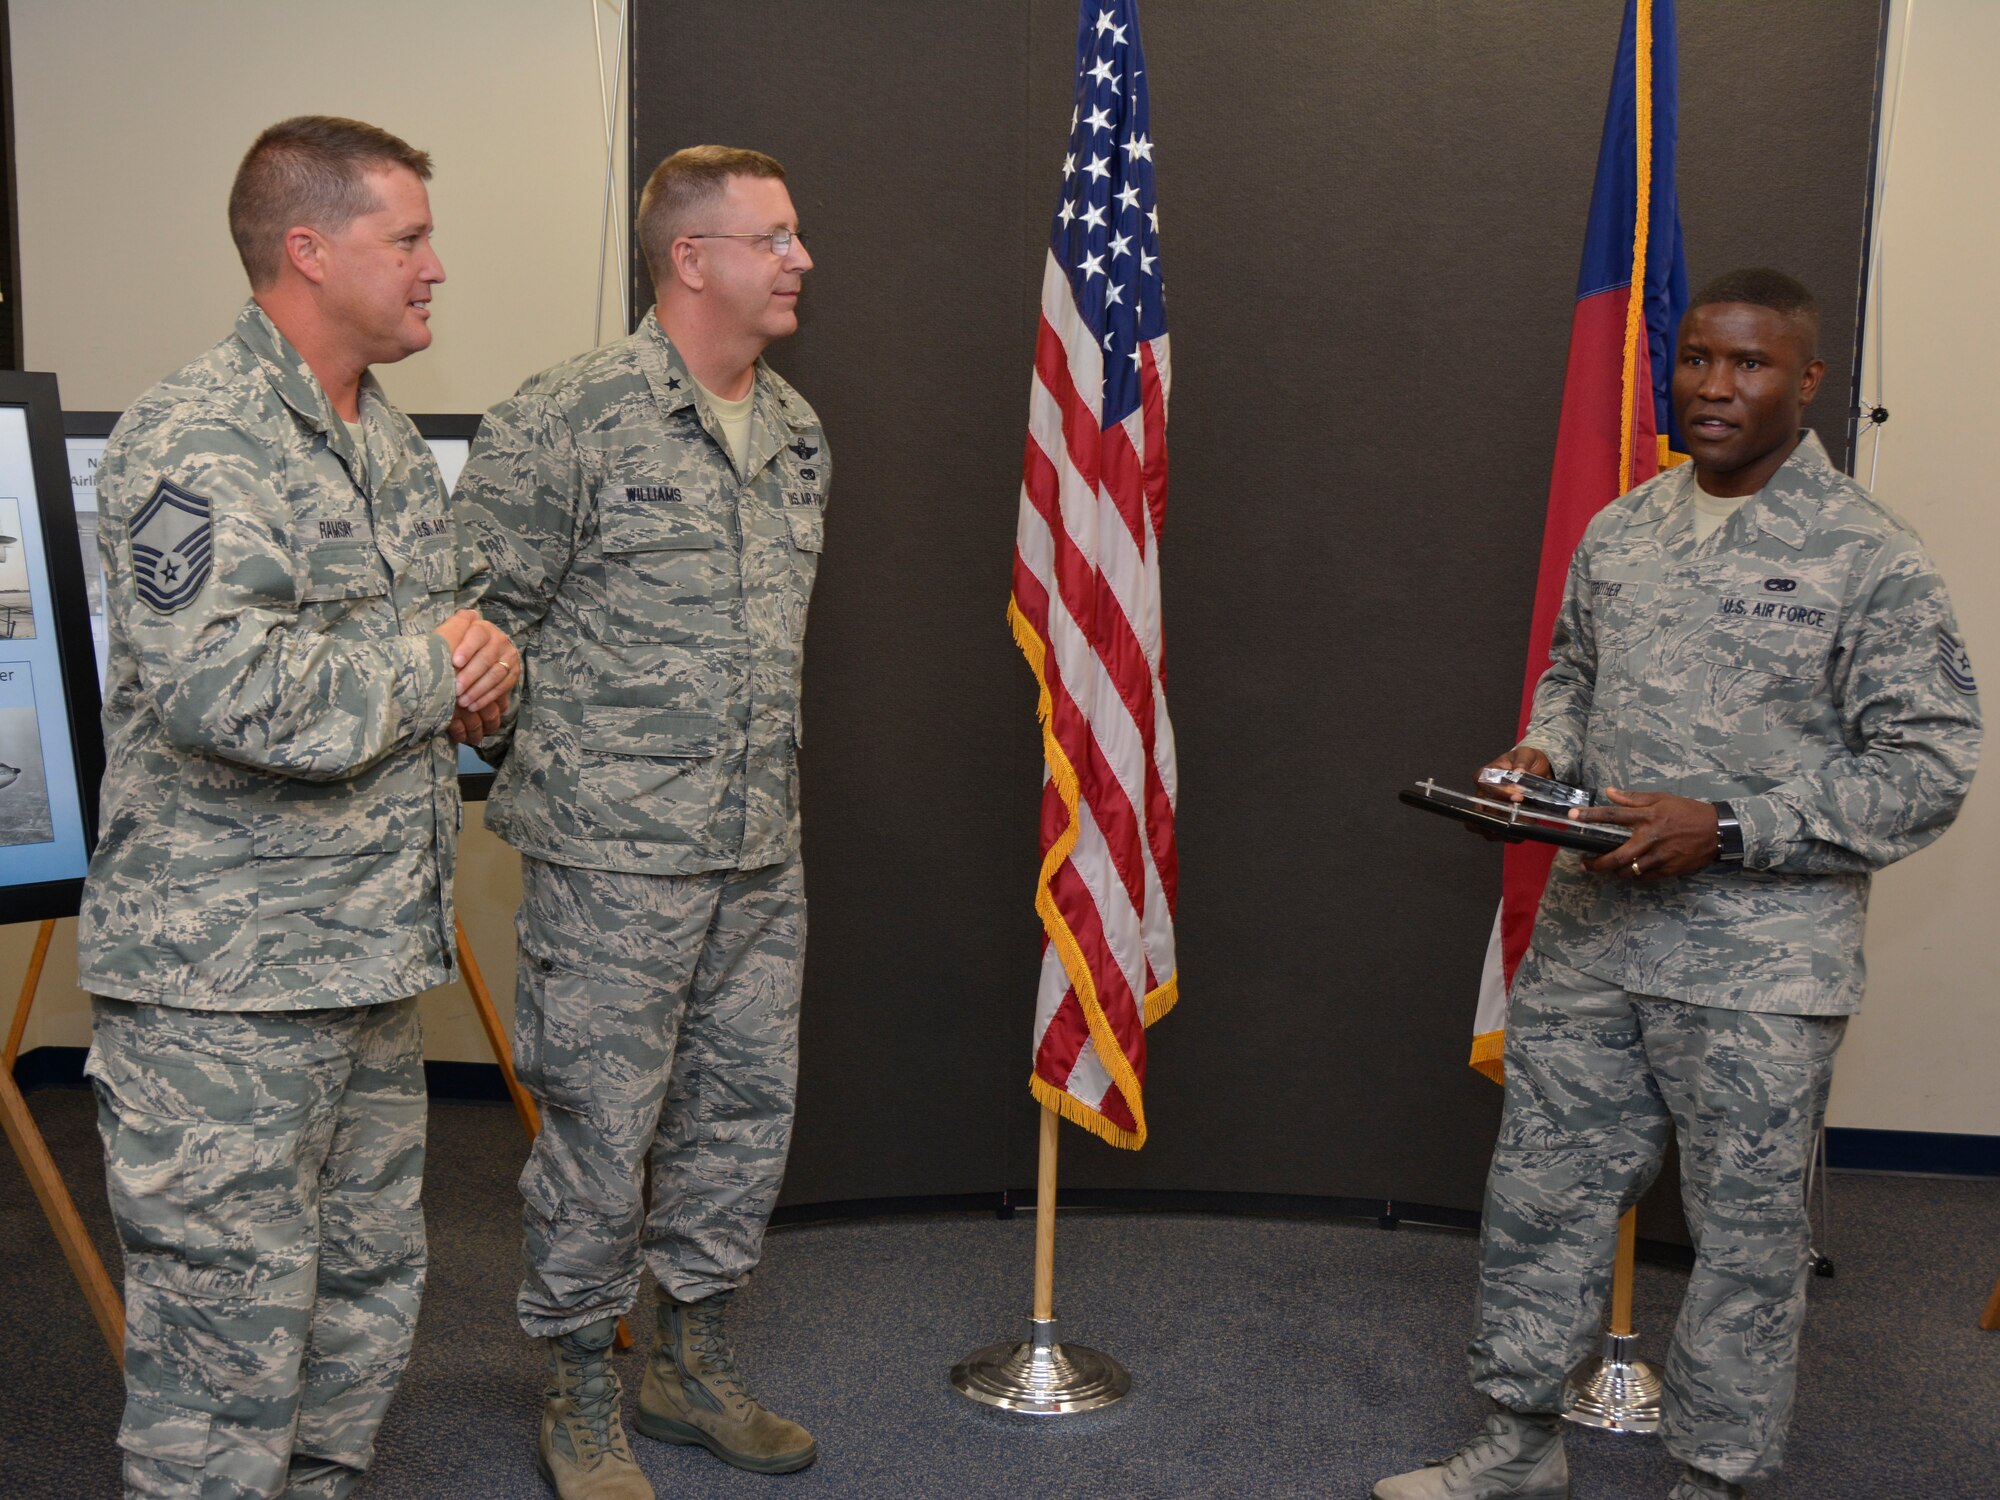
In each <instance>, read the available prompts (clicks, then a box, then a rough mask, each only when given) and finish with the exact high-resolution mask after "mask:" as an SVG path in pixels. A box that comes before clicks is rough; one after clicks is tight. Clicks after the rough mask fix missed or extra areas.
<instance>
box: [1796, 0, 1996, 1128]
mask: <svg viewBox="0 0 2000 1500" xmlns="http://www.w3.org/2000/svg"><path fill="white" fill-rule="evenodd" d="M1903 12H1904V0H1898V4H1897V6H1896V9H1895V13H1894V14H1892V16H1891V18H1890V36H1891V38H1892V41H1894V40H1897V39H1899V38H1900V35H1901V29H1902V25H1903V19H1904V15H1903ZM1909 20H1910V27H1909V60H1908V66H1907V67H1906V68H1905V69H1904V70H1903V82H1902V90H1901V102H1900V104H1899V105H1898V107H1897V110H1896V125H1895V137H1894V140H1893V142H1892V141H1889V140H1886V139H1885V140H1884V142H1883V147H1884V150H1885V153H1886V152H1887V151H1889V150H1891V149H1893V158H1892V159H1890V160H1889V161H1888V164H1887V176H1886V194H1885V196H1884V198H1883V202H1882V215H1883V223H1882V232H1881V242H1880V257H1881V266H1880V269H1881V272H1882V281H1881V290H1880V293H1879V295H1878V296H1877V297H1876V298H1875V305H1874V309H1873V312H1872V314H1871V318H1870V323H1871V325H1873V326H1871V327H1870V328H1869V330H1868V333H1867V359H1866V363H1865V365H1864V367H1863V376H1862V392H1863V394H1864V396H1865V397H1867V398H1870V399H1874V400H1879V401H1880V402H1881V403H1882V404H1883V405H1884V406H1887V407H1888V408H1889V411H1890V413H1891V418H1890V421H1889V423H1888V424H1887V425H1886V426H1885V427H1883V428H1882V429H1881V432H1880V435H1879V437H1878V439H1876V441H1879V442H1880V444H1881V450H1882V451H1881V456H1880V462H1879V466H1878V468H1877V471H1876V488H1877V490H1878V491H1879V493H1880V494H1881V496H1882V498H1883V499H1885V500H1887V501H1888V502H1889V504H1891V505H1892V506H1894V507H1895V508H1896V509H1897V510H1898V511H1900V512H1901V513H1902V514H1903V515H1904V516H1906V517H1908V518H1909V520H1910V522H1911V523H1912V524H1913V525H1914V526H1915V527H1916V528H1917V530H1918V532H1919V533H1920V534H1921V535H1922V536H1923V538H1924V540H1925V542H1926V543H1928V544H1929V547H1930V550H1931V552H1932V554H1933V555H1934V556H1935V557H1936V558H1937V560H1938V563H1939V565H1940V566H1941V567H1942V568H1943V570H1944V575H1945V579H1946V581H1947V582H1948V583H1949V584H1950V585H1951V592H1952V599H1953V602H1954V603H1955V604H1956V605H1957V606H1958V618H1959V623H1960V626H1961V627H1962V629H1963V633H1964V635H1965V637H1966V642H1967V645H1968V647H1969V649H1970V650H1971V652H1972V660H1973V664H1974V667H1975V668H1976V669H1977V670H1979V671H1980V673H1981V675H1982V676H1983V678H1984V687H1985V704H1986V712H1987V715H1988V720H1989V724H1990V722H1991V721H1992V719H1993V718H1994V717H1995V716H1996V711H1997V710H2000V590H1996V588H1995V584H1996V581H2000V506H1996V505H1995V504H1994V498H1993V492H1994V484H1993V480H1992V477H1991V475H1992V463H1993V459H1992V451H1991V450H1992V438H1991V432H1992V429H1991V427H1990V426H1989V425H1988V424H1990V423H1991V422H1992V421H1993V407H1994V404H1995V400H1996V398H2000V379H1996V377H1995V375H1994V373H1993V352H1992V345H1993V340H1994V336H1995V334H1996V333H2000V284H1996V282H1995V279H1994V277H1993V275H1992V263H1993V249H1994V246H1995V245H1996V244H2000V190H1996V188H1995V185H1994V184H1995V181H1996V179H1995V176H1994V171H1993V160H1992V143H1993V141H1994V139H1995V138H1996V136H2000V95H1996V93H1995V90H1994V88H1993V78H1992V63H1993V59H1994V58H1996V57H2000V5H1995V4H1993V3H1992V0H1914V9H1913V10H1911V12H1910V15H1909ZM1898 60H1899V59H1898V56H1897V54H1896V53H1893V52H1892V53H1891V55H1890V58H1889V68H1888V74H1887V78H1888V86H1889V87H1890V88H1892V89H1893V87H1894V84H1895V78H1896V72H1897V66H1898ZM1885 134H1886V132H1885ZM1878 333H1879V335H1880V338H1881V346H1880V348H1881V356H1882V357H1881V361H1880V364H1879V366H1878V363H1877V358H1876V355H1877V335H1878ZM1878 371H1879V373H1878ZM1868 446H1869V445H1868V441H1867V440H1864V441H1863V444H1862V452H1861V461H1860V463H1859V465H1858V466H1857V467H1858V470H1859V473H1860V476H1861V478H1862V479H1863V480H1866V479H1867V477H1868V466H1869V461H1870V454H1869V451H1868ZM1996 991H2000V752H1996V751H1995V749H1994V748H1993V744H1992V740H1991V739H1990V738H1989V741H1988V748H1987V769H1986V770H1985V772H1984V773H1983V775H1982V776H1981V778H1980V780H1979V782H1978V783H1977V784H1976V785H1975V786H1974V788H1973V793H1972V798H1971V801H1970V802H1969V803H1968V804H1967V806H1966V810H1965V813H1964V815H1963V817H1962V818H1961V819H1960V820H1959V823H1958V826H1957V827H1956V828H1955V829H1953V830H1952V832H1951V833H1950V834H1949V835H1948V836H1947V837H1946V838H1945V839H1944V841H1943V842H1942V843H1940V844H1938V845H1936V846H1935V847H1933V848H1931V849H1928V850H1926V851H1925V852H1923V853H1922V854H1919V855H1917V856H1916V857H1915V858H1913V859H1911V860H1909V861H1907V862H1906V863H1904V864H1901V865H1898V866H1896V867H1895V868H1893V869H1891V870H1889V871H1887V872H1886V873H1885V874H1884V875H1882V877H1881V878H1880V879H1879V880H1877V882H1876V884H1875V894H1874V900H1873V903H1872V906H1871V910H1870V913H1869V923H1868V1003H1867V1007H1866V1009H1864V1010H1863V1012H1862V1014H1861V1017H1860V1018H1859V1020H1857V1021H1856V1022H1855V1024H1854V1026H1853V1028H1852V1029H1851V1030H1850V1032H1849V1034H1848V1040H1847V1044H1846V1046H1845V1048H1844V1049H1843V1051H1842V1054H1841V1060H1840V1069H1839V1073H1838V1077H1837V1080H1836V1082H1835V1084H1834V1092H1833V1106H1832V1110H1831V1114H1830V1119H1831V1122H1832V1123H1833V1124H1835V1125H1849V1126H1871V1127H1874V1128H1876V1129H1883V1130H1949V1131H1965V1132H1971V1133H1976V1134H1981V1135H2000V1086H1996V1085H1995V1083H1994V1076H1995V1072H1994V1070H1995V1060H1996V1059H2000V995H1996Z"/></svg>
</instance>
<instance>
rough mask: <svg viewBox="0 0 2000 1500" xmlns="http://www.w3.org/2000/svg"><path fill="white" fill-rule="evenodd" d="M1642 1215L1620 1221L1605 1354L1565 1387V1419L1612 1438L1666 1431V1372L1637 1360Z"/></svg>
mask: <svg viewBox="0 0 2000 1500" xmlns="http://www.w3.org/2000/svg"><path fill="white" fill-rule="evenodd" d="M1638 1225H1639V1210H1638V1208H1637V1207H1636V1206H1635V1207H1632V1208H1628V1209H1626V1210H1625V1216H1624V1217H1623V1218H1621V1219H1620V1220H1619V1221H1618V1258H1617V1260H1616V1261H1615V1262H1613V1265H1612V1272H1611V1322H1610V1325H1609V1327H1607V1328H1606V1329H1605V1333H1604V1352H1603V1354H1601V1355H1600V1356H1598V1357H1597V1358H1595V1359H1587V1360H1585V1361H1584V1362H1583V1363H1582V1364H1580V1365H1578V1366H1577V1367H1576V1369H1575V1370H1573V1371H1572V1372H1571V1373H1570V1377H1569V1379H1568V1380H1567V1381H1566V1382H1564V1384H1563V1415H1564V1416H1565V1417H1567V1418H1569V1420H1570V1421H1572V1422H1578V1423H1581V1424H1582V1425H1583V1426H1585V1427H1597V1428H1601V1429H1602V1430H1604V1431H1606V1432H1658V1431H1659V1430H1660V1372H1659V1371H1657V1370H1655V1369H1654V1368H1653V1367H1652V1366H1651V1365H1649V1364H1647V1363H1646V1362H1645V1361H1644V1360H1639V1359H1634V1358H1633V1357H1632V1353H1633V1350H1634V1349H1635V1348H1636V1347H1637V1345H1638V1342H1639V1336H1638V1335H1637V1334H1635V1333H1634V1332H1633V1331H1632V1269H1633V1262H1634V1260H1635V1258H1636V1256H1637V1253H1638V1246H1639V1227H1638Z"/></svg>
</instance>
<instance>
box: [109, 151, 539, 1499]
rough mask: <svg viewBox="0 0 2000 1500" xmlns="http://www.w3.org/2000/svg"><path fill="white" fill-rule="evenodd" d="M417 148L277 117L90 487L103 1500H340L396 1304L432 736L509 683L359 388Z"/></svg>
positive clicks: (415, 1197) (410, 250)
mask: <svg viewBox="0 0 2000 1500" xmlns="http://www.w3.org/2000/svg"><path fill="white" fill-rule="evenodd" d="M429 176H430V158H429V157H428V156H427V155H426V154H425V153H424V152H421V151H417V150H415V149H413V148H412V147H410V146H409V145H407V144H406V143H404V142H403V141H401V140H398V139H397V138H396V137H395V136H393V135H390V134H389V133H388V132H386V131H383V130H378V129H376V128H375V127H374V126H371V125H364V124H361V123H360V122H358V121H354V120H341V119H334V118H329V117H324V116H302V117H300V118H297V119H293V120H287V121H285V122H283V123H282V124H278V125H274V126H272V127H271V128H270V129H269V130H266V131H265V132H264V133H263V134H262V135H261V136H259V137H258V139H257V141H256V143H255V144H254V145H252V146H251V148H250V151H249V153H248V154H247V155H246V156H245V157H244V158H243V162H242V165H241V166H240V167H239V168H238V170H237V175H236V181H235V185H234V188H233V190H232V192H231V194H230V199H229V223H230V232H231V234H232V235H233V236H234V238H235V240H236V245H237V249H238V252H239V253H240V254H241V256H242V260H243V265H244V269H245V270H246V271H248V273H249V276H250V286H251V301H250V303H249V304H248V305H247V306H245V307H244V309H243V311H242V313H241V314H240V315H239V316H238V317H237V320H236V327H235V330H234V331H233V332H232V333H231V334H230V335H229V337H227V338H226V339H224V340H223V341H222V342H221V343H220V344H218V345H217V346H216V347H215V348H214V349H212V350H210V351H209V352H208V353H207V354H205V355H203V356H202V357H201V358H200V359H198V360H196V361H195V362H194V363H193V364H190V365H188V366H187V367H186V368H185V369H183V370H181V371H180V372H179V373H177V374H175V375H171V376H169V377H168V378H167V379H166V380H164V381H162V382H161V383H160V384H159V385H157V386H155V387H154V388H153V389H152V390H150V391H148V392H147V393H146V394H145V395H144V396H142V397H141V398H140V399H139V400H138V401H137V402H136V403H135V404H134V405H133V407H132V409H131V410H130V411H128V412H127V413H126V414H125V416H124V417H123V418H122V419H121V420H120V421H119V423H118V425H117V427H116V428H115V429H114V430H113V432H112V435H111V440H110V442H109V443H108V444H107V445H106V447H105V451H104V458H103V462H102V464H101V465H100V467H99V469H98V473H97V484H98V494H99V497H100V502H101V504H102V507H103V521H104V524H103V527H102V529H101V531H100V533H99V542H100V547H101V549H102V553H103V560H104V577H105V605H106V612H107V615H108V617H109V618H108V624H109V628H110V637H111V651H110V670H109V675H108V678H107V682H106V696H105V703H104V732H105V741H106V769H105V775H104V784H103V789H102V792H101V807H102V826H103V833H102V837H101V838H100V840H99V842H98V845H97V849H96V852H95V854H94V855H93V857H92V859H91V864H90V873H89V878H88V879H87V880H86V882H85V885H84V893H83V908H82V914H81V917H80V919H79V926H78V934H77V942H78V950H79V958H80V967H81V983H82V986H83V988H84V989H86V990H88V991H89V992H90V993H91V995H92V996H93V997H94V998H93V1000H92V1018H93V1023H94V1040H93V1045H92V1047H91V1051H90V1061H89V1064H88V1072H89V1074H90V1076H91V1078H92V1079H93V1080H94V1084H95V1088H96V1091H97V1097H98V1118H99V1124H100V1128H101V1131H102V1134H103V1137H104V1154H105V1176H106V1181H107V1185H108V1187H109V1191H110V1198H111V1210H112V1217H113V1219H114V1221H115V1222H116V1225H117V1229H118V1237H119V1241H120V1243H121V1245H122V1246H123V1249H124V1252H125V1313H126V1318H125V1384H126V1397H127V1399H126V1405H125V1416H124V1422H123V1424H122V1426H121V1428H120V1430H119V1437H118V1441H119V1443H120V1444H121V1445H122V1446H123V1447H124V1449H125V1486H126V1492H127V1493H128V1494H129V1495H134V1496H187V1497H192V1496H196V1495H200V1496H203V1497H223V1496H231V1497H236V1496H275V1495H278V1494H285V1495H289V1496H320V1497H326V1496H337V1495H346V1494H349V1493H351V1492H352V1490H353V1489H354V1488H355V1487H356V1486H357V1485H358V1484H359V1483H360V1480H361V1473H362V1471H363V1470H364V1469H365V1468H366V1467H367V1465H368V1462H369V1458H370V1455H371V1454H372V1452H373V1449H374V1441H375V1432H376V1429H377V1428H378V1427H380V1425H381V1423H382V1418H383V1414H384V1413H385V1412H386V1410H387V1409H388V1405H389V1401H390V1398H391V1397H392V1396H393V1395H394V1393H395V1389H396V1384H397V1382H398V1380H399V1379H400V1378H401V1375H402V1370H403V1365H404V1362H405V1361H406V1360H407V1358H408V1356H409V1351H410V1339H411V1334H412V1331H413V1329H414V1328H415V1325H416V1319H417V1303H418V1299H419V1297H420V1296H421V1293H422V1290H423V1281H424V1265H425V1256H424V1223H423V1209H422V1206H421V1204H420V1202H419V1194H420V1190H421V1186H422V1176H423V1160H424V1077H423V1065H422V1057H421V1040H422V1039H421V1033H420V1028H419V1023H418V1017H417V1008H416V1000H415V999H414V998H412V997H414V996H415V995H416V993H417V992H418V991H420V990H423V989H425V988H427V987H429V986H431V985H436V984H441V983H443V982H445V981H446V980H447V979H449V978H451V977H452V976H453V974H454V972H455V970H454V964H453V954H454V946H453V941H452V938H453V924H452V911H451V880H452V860H453V851H454V846H455V841H456V837H457V832H458V822H459V802H458V784H457V776H456V769H455V760H454V755H455V752H454V750H453V747H452V741H453V740H454V739H461V740H462V739H466V738H469V737H477V736H478V735H480V734H482V733H484V732H485V731H486V730H487V729H488V728H490V727H493V726H495V725H496V724H497V723H498V721H499V718H500V715H501V712H502V709H503V700H504V694H505V691H506V689H507V686H508V685H509V683H510V682H511V681H512V679H513V675H514V672H515V670H516V664H517V661H518V658H517V656H516V654H515V652H514V650H513V648H512V646H511V645H510V644H509V643H508V641H507V639H506V637H505V636H503V635H502V634H500V632H498V631H497V630H495V629H494V628H493V627H492V626H490V625H488V624H486V623H484V622H482V621H481V620H480V618H479V616H478V614H477V613H476V612H475V611H474V610H473V609H472V608H471V606H472V605H473V603H474V602H475V601H476V599H477V598H478V594H479V589H480V586H481V579H480V566H479V562H478V559H477V556H476V554H475V553H474V552H472V551H471V549H469V548H468V547H467V546H465V545H464V543H463V542H462V540H461V539H460V537H459V534H458V532H457V530H456V529H455V528H454V526H453V524H452V521H451V517H450V513H449V512H448V511H447V509H446V502H445V489H444V484H443V481H442V479H441V478H440V476H439V474H438V468H437V464H436V463H435V462H434V461H433V460H432V458H431V456H430V453H429V450H428V449H427V448H426V447H425V445H424V442H423V440H422V439H421V438H420V437H418V435H417V432H416V429H415V428H413V427H412V426H411V425H410V421H409V419H408V418H407V417H405V416H403V414H402V413H400V412H398V411H397V410H396V409H395V408H394V407H392V406H390V405H389V403H388V401H387V400H386V399H385V398H384V397H383V395H382V391H381V388H380V387H379V386H378V385H377V384H376V383H375V380H374V377H373V376H372V375H370V374H369V373H368V367H369V366H370V365H372V364H380V363H385V362H390V361H394V360H399V359H402V358H404V357H405V356H406V355H409V354H412V353H415V352H416V351H417V350H419V349H423V348H425V347H427V346H428V345H429V344H430V341H431V333H430V328H429V326H428V324H429V318H430V299H431V293H432V288H433V287H434V286H435V285H436V284H437V283H438V282H441V281H443V280H444V269H443V267H442V266H440V265H439V264H438V259H437V257H436V255H434V254H433V253H432V251H431V248H430V236H431V217H430V203H429V197H428V195H427V193H426V191H425V189H424V181H425V179H427V178H428V177H429Z"/></svg>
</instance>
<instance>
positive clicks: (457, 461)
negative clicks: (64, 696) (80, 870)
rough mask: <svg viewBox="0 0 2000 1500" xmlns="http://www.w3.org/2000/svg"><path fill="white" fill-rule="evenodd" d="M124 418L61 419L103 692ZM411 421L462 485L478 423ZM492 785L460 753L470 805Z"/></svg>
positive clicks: (486, 771)
mask: <svg viewBox="0 0 2000 1500" xmlns="http://www.w3.org/2000/svg"><path fill="white" fill-rule="evenodd" d="M121 415H122V413H119V412H115V411H76V412H69V413H67V414H65V416H64V417H63V433H64V442H65V446H66V447H67V448H68V451H69V486H70V495H71V499H72V503H73V504H74V506H75V510H76V533H77V543H78V547H79V549H80V550H81V551H82V554H83V569H84V578H85V586H86V588H87V590H88V594H89V603H90V634H91V640H92V644H93V650H94V651H95V654H96V658H97V685H98V689H99V691H100V692H101V691H102V690H103V687H104V673H105V666H106V663H107V661H108V659H109V646H108V643H107V638H106V635H105V630H104V569H103V565H102V564H101V563H100V562H99V561H98V555H97V463H98V460H99V459H100V458H102V457H103V456H104V440H105V439H106V438H108V437H110V436H111V429H112V428H113V427H114V426H116V425H117V422H118V418H119V417H120V416H121ZM410 420H411V421H412V422H414V423H416V425H417V431H418V432H420V433H421V434H423V438H424V441H425V442H427V443H429V444H430V445H431V452H432V454H433V455H434V456H435V457H436V458H437V461H438V468H439V469H441V470H443V472H444V485H445V489H446V490H450V489H451V488H452V486H454V485H455V484H457V483H458V475H459V471H460V470H461V469H463V468H464V467H465V459H466V455H467V454H469V453H470V452H471V451H472V436H473V434H474V433H476V432H477V431H478V430H479V420H480V419H479V418H478V417H477V416H476V415H473V416H468V415H465V414H462V413H451V414H445V415H424V416H412V417H411V418H410ZM492 785H493V768H492V767H491V766H489V765H488V764H486V762H485V761H483V760H481V759H480V758H479V757H478V756H477V755H475V754H473V752H472V751H470V750H468V749H466V748H465V747H464V746H463V745H461V746H459V749H458V786H459V791H460V793H461V794H462V795H463V796H465V797H466V798H467V799H468V800H469V801H474V802H477V801H482V800H483V799H484V798H485V796H486V793H487V792H488V791H489V790H490V789H491V788H492Z"/></svg>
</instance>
